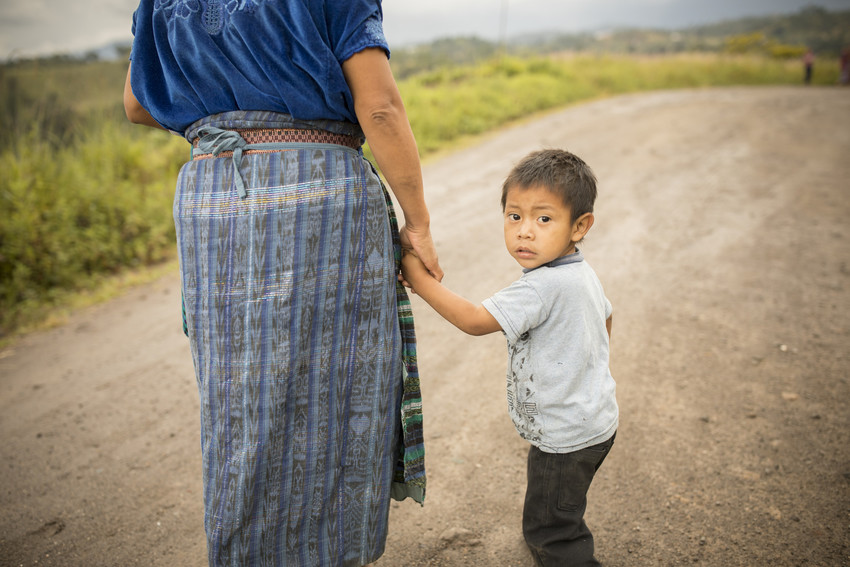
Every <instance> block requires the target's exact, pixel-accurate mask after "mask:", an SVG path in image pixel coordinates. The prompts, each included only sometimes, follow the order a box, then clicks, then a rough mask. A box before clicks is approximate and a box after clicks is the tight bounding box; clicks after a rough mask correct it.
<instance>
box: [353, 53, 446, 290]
mask: <svg viewBox="0 0 850 567" xmlns="http://www.w3.org/2000/svg"><path fill="white" fill-rule="evenodd" d="M342 71H343V73H344V74H345V80H346V81H347V82H348V86H349V88H350V89H351V94H352V96H353V97H354V112H355V114H357V120H358V121H359V122H360V127H361V128H363V133H364V134H366V140H368V142H369V147H371V148H372V154H374V156H375V160H376V161H377V162H378V167H379V168H380V169H381V172H383V174H384V176H385V177H386V179H387V183H389V185H390V189H392V192H393V194H394V195H395V196H396V199H398V203H399V205H400V206H401V210H402V213H403V214H404V227H403V228H402V229H401V237H402V243H403V244H404V245H405V246H407V247H412V248H413V250H414V252H415V253H416V255H417V256H418V257H419V258H421V259H422V261H423V262H424V264H425V266H426V267H427V268H428V271H429V272H430V273H431V275H432V276H433V277H435V278H437V280H440V279H442V278H443V270H442V269H441V268H440V263H439V261H438V259H437V251H436V249H435V248H434V242H433V240H432V238H431V228H430V223H431V217H430V215H429V213H428V207H427V205H426V204H425V193H424V190H423V187H422V168H421V166H420V164H419V151H418V150H417V148H416V140H415V139H414V137H413V131H412V130H411V129H410V123H409V122H408V120H407V113H406V112H405V110H404V103H403V102H402V100H401V95H400V94H399V92H398V87H397V86H396V83H395V79H394V78H393V74H392V71H391V70H390V64H389V61H388V60H387V54H386V53H385V52H384V50H383V49H379V48H368V49H364V50H363V51H360V52H359V53H356V54H354V55H352V56H351V57H350V58H349V59H348V60H346V61H345V62H344V63H343V64H342Z"/></svg>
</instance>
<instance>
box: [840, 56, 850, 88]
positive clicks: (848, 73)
mask: <svg viewBox="0 0 850 567" xmlns="http://www.w3.org/2000/svg"><path fill="white" fill-rule="evenodd" d="M838 80H839V81H840V82H841V84H842V85H846V84H848V83H850V47H845V48H844V49H842V50H841V75H840V76H839V79H838Z"/></svg>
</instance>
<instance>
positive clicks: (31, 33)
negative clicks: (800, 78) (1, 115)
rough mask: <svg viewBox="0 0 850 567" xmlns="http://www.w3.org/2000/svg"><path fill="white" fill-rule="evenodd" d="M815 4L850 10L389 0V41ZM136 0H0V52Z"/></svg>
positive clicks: (724, 3)
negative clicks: (807, 6)
mask: <svg viewBox="0 0 850 567" xmlns="http://www.w3.org/2000/svg"><path fill="white" fill-rule="evenodd" d="M811 4H816V5H819V6H822V7H824V8H827V9H829V10H847V9H850V0H427V1H426V2H419V1H416V0H385V1H384V4H383V6H384V29H385V32H386V34H387V39H388V40H389V42H390V47H391V48H392V47H393V46H396V47H401V46H404V45H410V44H413V43H421V42H426V41H430V40H433V39H437V38H440V37H453V36H461V35H463V36H469V35H475V36H478V37H481V38H484V39H490V40H497V39H499V38H500V34H501V30H502V16H503V15H504V16H505V18H504V22H505V33H506V35H507V36H508V37H510V36H513V35H517V34H521V33H528V32H540V31H564V32H575V31H591V30H597V29H601V28H607V27H620V26H633V27H664V28H678V27H685V26H689V25H693V24H701V23H707V22H715V21H720V20H725V19H734V18H739V17H742V16H754V15H765V14H777V13H789V12H796V11H797V10H799V9H800V8H801V7H803V6H806V5H811ZM137 5H138V0H87V1H85V2H75V1H73V0H0V58H3V59H5V58H7V57H10V56H12V57H13V56H21V55H37V54H39V55H40V54H51V53H67V52H75V51H85V50H89V49H94V48H97V47H101V46H103V45H106V44H108V43H110V42H113V41H118V40H129V39H130V37H131V36H130V18H131V14H132V13H133V10H134V9H135V8H136V6H137Z"/></svg>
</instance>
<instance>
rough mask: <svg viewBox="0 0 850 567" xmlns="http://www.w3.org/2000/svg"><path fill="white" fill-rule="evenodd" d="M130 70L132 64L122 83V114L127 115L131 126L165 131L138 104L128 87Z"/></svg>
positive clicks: (130, 88)
mask: <svg viewBox="0 0 850 567" xmlns="http://www.w3.org/2000/svg"><path fill="white" fill-rule="evenodd" d="M131 69H132V64H131V65H130V67H129V68H128V69H127V79H126V80H125V81H124V112H125V113H126V114H127V120H129V121H130V122H132V123H133V124H141V125H143V126H150V127H152V128H159V129H160V130H165V128H163V127H162V126H160V124H159V122H157V121H156V120H154V119H153V116H151V115H150V113H148V111H147V110H145V109H144V108H142V105H141V104H139V101H138V100H137V99H136V96H135V95H134V94H133V89H132V87H131V86H130V71H131Z"/></svg>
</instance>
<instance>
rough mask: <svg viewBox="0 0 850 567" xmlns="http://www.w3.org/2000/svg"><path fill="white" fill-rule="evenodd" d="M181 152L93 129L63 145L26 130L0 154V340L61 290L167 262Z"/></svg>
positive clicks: (139, 136) (125, 130)
mask: <svg viewBox="0 0 850 567" xmlns="http://www.w3.org/2000/svg"><path fill="white" fill-rule="evenodd" d="M186 147H187V144H186V142H185V141H181V140H179V139H177V138H173V139H172V138H170V137H169V136H168V135H167V134H164V133H159V132H153V131H144V130H142V129H138V130H137V129H130V128H129V125H127V126H125V125H123V124H121V123H120V122H117V121H114V120H102V121H99V122H97V121H96V122H94V123H92V125H91V126H90V127H89V128H87V129H86V130H84V131H82V132H80V133H78V135H77V136H76V139H75V141H74V143H73V144H67V145H63V144H56V143H51V141H50V140H49V139H48V137H47V136H46V135H45V134H44V133H43V132H41V131H40V129H39V128H38V127H37V126H36V127H33V129H32V130H31V131H30V133H29V134H27V135H24V136H22V137H21V138H19V139H17V140H16V141H15V142H14V143H13V145H12V147H11V148H8V149H6V150H4V151H3V152H2V153H0V168H2V171H3V172H4V175H3V176H2V177H0V219H2V222H0V336H2V334H3V332H4V331H5V332H8V331H9V330H11V329H14V328H15V327H17V326H18V325H20V324H21V323H23V322H25V319H26V317H27V316H28V315H27V313H28V312H29V311H31V310H32V309H33V308H34V307H37V306H40V305H45V304H47V305H49V304H51V303H53V302H54V300H55V299H56V297H57V295H59V294H61V293H62V292H64V291H67V290H79V289H85V288H87V287H89V286H91V285H92V284H93V283H94V282H96V280H97V278H98V276H101V275H103V274H110V273H116V272H118V271H119V270H121V269H123V268H127V267H139V266H145V265H151V264H153V263H156V262H160V261H162V260H164V259H166V258H168V257H170V256H171V255H172V254H173V249H174V228H173V223H172V221H171V201H172V195H173V186H174V178H175V176H176V173H177V167H178V166H179V164H180V161H181V159H183V158H185V157H186V155H187V150H186Z"/></svg>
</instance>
